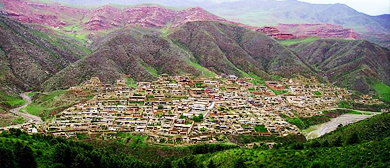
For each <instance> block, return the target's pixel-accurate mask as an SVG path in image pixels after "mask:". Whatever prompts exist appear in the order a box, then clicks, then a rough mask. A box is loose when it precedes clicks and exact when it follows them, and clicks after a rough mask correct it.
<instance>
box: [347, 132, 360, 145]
mask: <svg viewBox="0 0 390 168" xmlns="http://www.w3.org/2000/svg"><path fill="white" fill-rule="evenodd" d="M358 142H359V135H358V134H357V133H356V132H353V133H352V134H350V135H349V136H348V137H347V138H346V140H345V143H346V144H347V145H352V144H355V143H358Z"/></svg>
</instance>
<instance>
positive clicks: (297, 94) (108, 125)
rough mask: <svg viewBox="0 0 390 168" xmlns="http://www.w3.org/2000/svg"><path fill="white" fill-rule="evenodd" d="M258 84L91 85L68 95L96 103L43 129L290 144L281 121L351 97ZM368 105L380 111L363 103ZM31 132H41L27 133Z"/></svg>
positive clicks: (312, 85)
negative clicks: (274, 139) (87, 94)
mask: <svg viewBox="0 0 390 168" xmlns="http://www.w3.org/2000/svg"><path fill="white" fill-rule="evenodd" d="M251 81H253V79H252V78H238V77H237V76H235V75H221V76H217V77H215V78H192V77H191V76H190V75H188V76H169V75H166V74H163V75H161V76H160V77H159V78H158V80H156V81H153V82H137V84H136V85H134V86H133V87H129V86H128V84H127V83H126V78H125V77H124V78H123V79H121V80H117V81H116V83H115V84H103V83H102V82H101V81H100V80H99V78H97V77H92V78H91V79H90V80H88V81H86V82H84V83H83V84H82V85H80V86H77V87H72V88H69V90H68V92H72V93H73V94H76V95H77V94H82V93H83V91H85V90H93V91H95V93H96V95H95V96H94V98H92V99H91V100H89V101H87V102H84V103H81V104H77V105H75V106H72V107H70V108H68V109H66V110H65V111H63V112H61V113H60V114H58V115H57V116H55V117H54V118H53V119H52V120H50V121H48V122H45V123H42V125H40V126H39V127H40V128H41V130H44V131H45V133H46V134H52V135H54V136H63V137H75V136H76V135H77V134H84V135H88V136H90V137H101V136H102V135H103V136H105V137H107V136H109V137H114V138H115V136H116V135H117V133H122V132H123V133H133V134H139V135H147V138H148V140H150V141H151V142H153V143H162V142H167V141H174V142H180V143H184V144H194V143H199V142H211V143H212V142H217V141H220V140H221V138H220V137H221V136H222V137H223V136H226V135H256V136H286V135H288V134H299V133H300V130H299V128H298V127H297V126H295V125H293V124H290V123H288V122H287V121H285V119H284V118H282V117H281V115H284V116H288V117H290V118H294V117H311V116H314V115H319V114H321V112H322V111H323V110H327V109H332V108H335V107H337V105H338V102H340V101H342V100H347V99H350V96H351V94H352V92H351V91H348V90H346V89H343V88H338V87H334V86H330V85H326V84H322V83H320V82H318V81H317V80H316V78H314V77H312V78H310V79H309V78H305V77H302V76H300V77H296V78H294V79H285V78H282V79H280V80H278V81H265V82H264V83H263V84H261V85H254V84H252V83H251ZM363 98H364V100H362V101H365V103H379V101H378V100H376V99H372V98H370V97H363ZM28 132H37V130H36V129H35V128H28Z"/></svg>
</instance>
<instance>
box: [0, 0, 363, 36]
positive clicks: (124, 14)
mask: <svg viewBox="0 0 390 168" xmlns="http://www.w3.org/2000/svg"><path fill="white" fill-rule="evenodd" d="M0 1H2V3H3V5H4V6H3V9H1V10H3V11H2V13H5V14H6V15H8V16H10V17H11V18H14V19H16V20H18V21H20V22H24V23H38V24H42V25H48V26H51V27H55V28H58V27H59V28H60V27H63V26H70V25H75V26H77V27H78V28H81V29H82V30H85V31H95V30H110V29H113V28H116V27H125V26H138V27H156V28H162V27H165V26H171V27H177V26H181V25H183V24H185V23H187V22H194V21H219V22H223V23H229V24H234V25H237V26H240V27H244V28H247V29H250V30H254V31H259V32H263V33H265V34H266V35H268V36H270V37H273V38H275V39H281V40H285V39H293V38H306V37H312V36H314V37H319V38H343V39H359V38H360V37H359V35H358V34H357V33H355V32H354V31H353V30H352V29H345V28H343V27H342V26H338V25H331V24H279V25H278V26H276V27H263V28H258V27H253V26H248V25H244V24H241V23H235V22H231V21H228V20H225V19H223V18H221V17H218V16H216V15H213V14H211V13H209V12H207V11H205V10H203V9H202V8H199V7H195V8H189V9H185V10H181V11H176V10H170V9H166V8H162V7H159V6H138V7H130V8H125V9H119V8H114V7H112V6H108V5H106V6H102V7H99V8H95V9H81V8H74V7H68V6H63V5H61V4H58V3H51V4H43V3H39V2H29V1H23V0H0ZM64 31H65V30H64ZM68 32H71V31H68Z"/></svg>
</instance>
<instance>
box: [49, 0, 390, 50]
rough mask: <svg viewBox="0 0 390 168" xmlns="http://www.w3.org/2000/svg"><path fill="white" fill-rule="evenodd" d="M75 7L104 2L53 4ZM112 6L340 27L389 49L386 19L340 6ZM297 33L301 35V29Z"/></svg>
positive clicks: (264, 2) (261, 1)
mask: <svg viewBox="0 0 390 168" xmlns="http://www.w3.org/2000/svg"><path fill="white" fill-rule="evenodd" d="M54 1H56V2H62V3H67V4H76V5H87V6H88V5H104V4H107V2H106V1H103V0H100V1H90V0H87V1H74V0H54ZM110 3H113V4H126V5H135V4H140V3H155V4H161V5H166V6H174V7H190V6H199V7H202V8H204V9H206V10H207V11H210V12H211V13H213V14H215V15H217V16H220V17H223V18H225V19H227V20H229V21H233V22H238V23H243V24H247V25H251V26H257V27H263V26H277V25H278V24H319V23H326V24H332V25H340V26H343V27H345V28H350V29H353V30H355V31H356V32H357V33H359V34H361V35H362V38H364V39H366V40H369V41H370V42H374V43H377V44H379V45H382V46H384V47H387V48H390V41H389V39H390V25H389V23H390V17H389V16H390V15H388V14H387V15H380V16H370V15H367V14H364V13H360V12H358V11H356V10H354V9H352V8H350V7H349V6H347V5H344V4H310V3H306V2H301V1H297V0H284V1H278V0H241V1H232V2H222V3H216V2H205V1H203V2H202V1H192V0H183V1H170V0H159V1H157V0H142V1H140V0H134V1H125V0H113V1H110ZM301 31H305V30H304V29H301Z"/></svg>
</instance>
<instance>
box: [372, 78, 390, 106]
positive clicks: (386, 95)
mask: <svg viewBox="0 0 390 168" xmlns="http://www.w3.org/2000/svg"><path fill="white" fill-rule="evenodd" d="M372 87H373V88H374V89H375V91H376V93H378V94H379V95H380V97H381V98H382V100H384V101H387V102H390V86H388V85H386V84H384V83H375V84H374V85H373V86H372Z"/></svg>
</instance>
